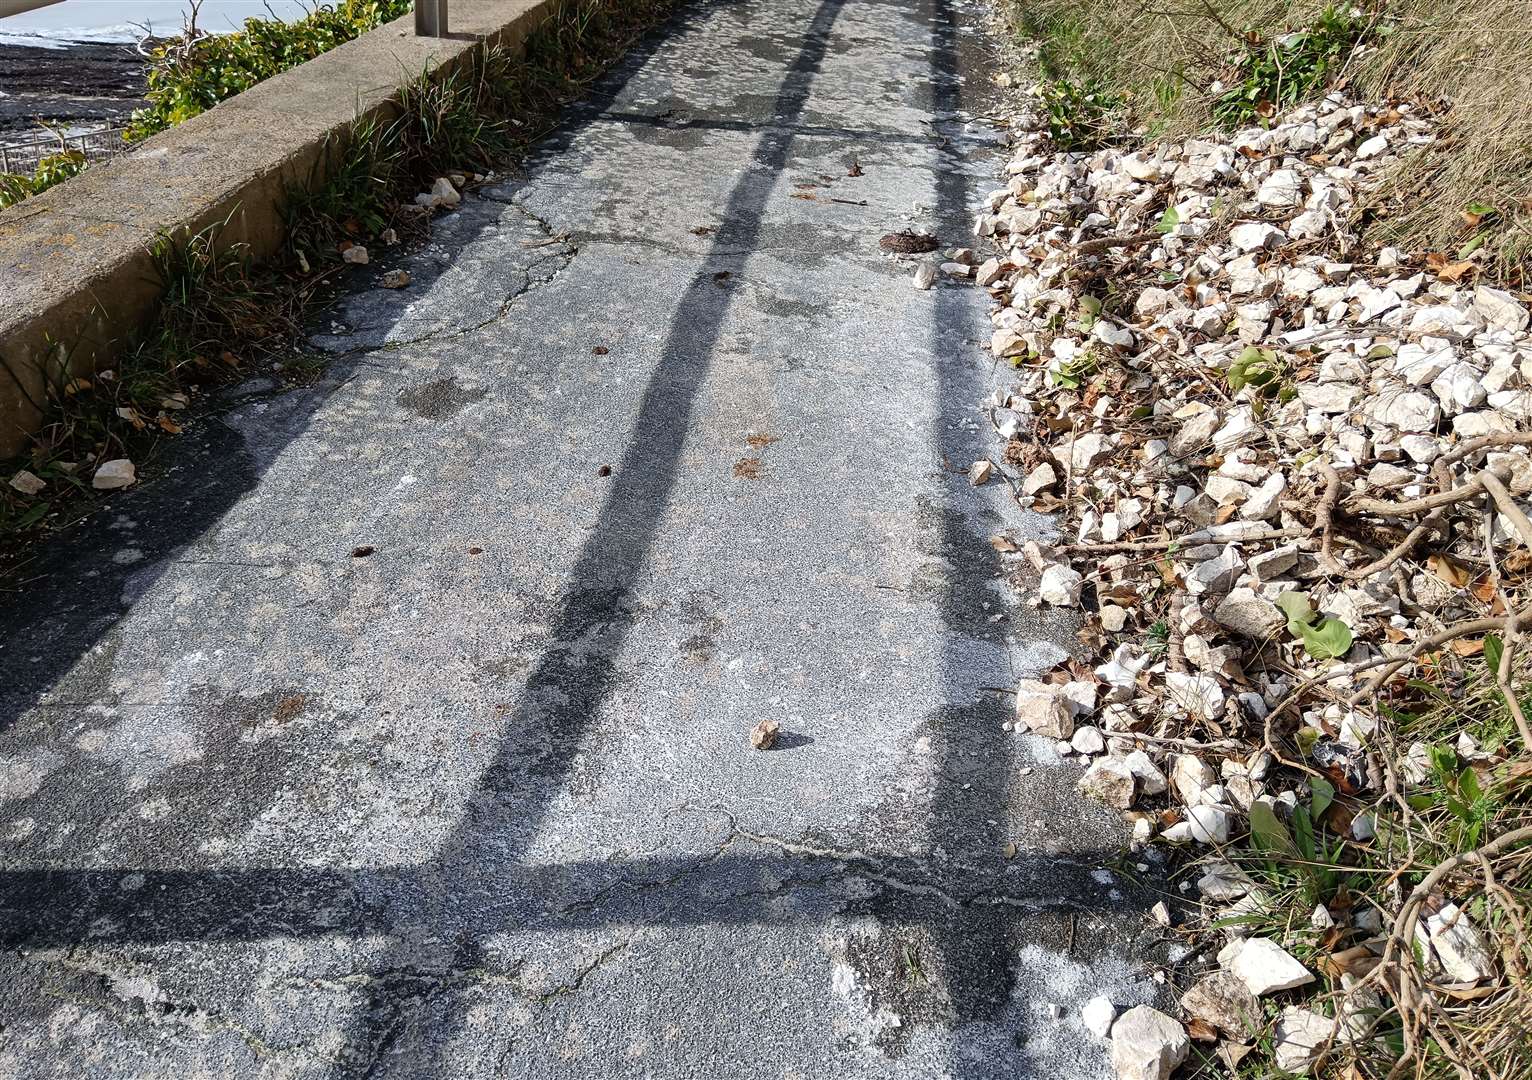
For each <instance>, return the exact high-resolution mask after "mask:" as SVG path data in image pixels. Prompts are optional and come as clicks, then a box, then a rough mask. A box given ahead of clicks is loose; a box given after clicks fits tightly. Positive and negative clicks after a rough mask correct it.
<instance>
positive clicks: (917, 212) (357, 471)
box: [0, 0, 1155, 1080]
mask: <svg viewBox="0 0 1532 1080" xmlns="http://www.w3.org/2000/svg"><path fill="white" fill-rule="evenodd" d="M977 19H978V11H977V9H967V8H964V9H960V10H954V8H953V6H952V5H951V0H737V2H727V3H706V2H699V3H692V4H689V5H686V6H684V7H683V8H682V10H681V11H680V12H679V13H678V14H677V16H676V17H675V18H674V19H673V20H672V21H671V22H670V23H669V24H667V25H666V26H664V27H662V28H661V29H660V30H659V31H657V32H656V33H655V34H654V35H652V36H651V37H650V38H649V39H648V40H646V41H645V42H643V43H641V45H640V46H638V47H637V48H636V49H635V51H634V52H633V53H632V54H631V55H630V56H629V58H628V59H627V60H625V61H624V62H623V63H622V64H620V65H619V66H618V67H617V68H616V69H615V70H614V71H613V72H611V73H610V74H609V76H608V77H607V78H606V79H605V80H604V81H603V82H602V83H601V84H600V85H599V86H598V87H597V89H596V91H595V93H594V95H593V96H592V97H591V99H590V100H588V101H587V102H586V103H584V104H583V105H582V106H581V107H580V108H578V109H577V110H575V111H574V112H573V114H572V115H571V116H570V118H569V120H568V122H567V123H566V124H565V125H564V126H563V127H562V128H561V129H560V130H559V131H558V132H557V133H555V135H554V136H553V137H551V138H550V139H549V140H548V141H547V143H546V144H545V145H544V146H543V147H542V148H541V149H540V150H539V152H538V153H537V155H536V157H535V158H534V160H533V161H532V162H530V163H529V166H528V169H527V170H526V174H525V175H524V176H520V177H518V178H516V179H514V180H511V181H508V182H504V183H502V184H500V185H499V186H494V187H491V188H489V189H486V190H484V191H482V192H480V193H479V195H478V196H476V197H472V198H470V199H468V200H466V201H465V203H464V205H463V207H462V208H461V209H460V210H458V211H456V212H455V213H453V214H450V215H447V216H445V217H443V218H441V219H439V220H438V222H437V224H436V230H435V234H434V237H433V239H432V241H431V243H430V244H429V245H428V246H427V248H425V249H424V250H422V251H419V252H416V253H413V254H409V255H403V256H401V257H400V259H399V262H398V265H402V266H405V267H406V268H408V269H410V270H411V273H412V276H413V284H412V285H411V286H410V287H409V288H408V289H404V290H398V291H389V290H383V289H372V288H368V287H366V286H367V281H366V280H365V279H359V286H360V287H359V288H358V289H357V290H356V291H355V292H354V294H353V295H350V296H349V297H347V298H346V299H345V300H344V301H343V302H342V303H340V304H339V305H338V306H337V307H336V308H335V309H334V310H333V311H332V312H330V313H329V314H328V316H327V317H326V319H325V320H324V325H323V326H322V327H319V328H318V330H319V332H318V333H316V336H315V345H316V347H319V348H323V349H325V350H328V351H330V352H332V353H335V354H337V355H336V358H335V360H334V361H333V362H332V363H331V365H330V366H329V367H328V368H327V369H326V371H325V374H324V376H323V378H322V379H321V380H320V381H319V382H318V383H317V384H316V385H314V386H312V387H308V388H304V389H299V390H288V389H283V388H280V387H277V386H275V385H267V384H266V383H263V382H262V380H260V379H255V380H252V381H251V382H249V383H247V384H246V385H244V386H242V387H240V388H238V389H236V390H235V391H233V392H232V393H231V394H230V395H229V396H228V397H227V399H226V402H225V408H224V409H223V410H222V411H221V412H220V413H219V414H218V415H217V416H216V417H210V418H208V419H206V420H204V421H203V422H202V423H201V424H200V425H199V426H198V427H197V428H196V429H195V430H194V431H193V432H191V433H189V434H188V435H187V436H186V437H183V438H182V439H180V440H178V441H177V443H176V445H175V446H174V448H173V449H172V450H171V451H170V452H169V454H168V458H167V460H166V462H165V464H166V465H167V466H168V468H167V470H166V471H165V473H164V474H163V475H161V476H159V477H157V478H154V479H152V480H151V481H150V482H148V483H146V484H145V485H144V486H143V487H142V488H140V489H137V490H133V491H130V492H129V493H126V494H125V495H124V496H123V497H122V498H120V499H118V500H116V501H115V502H113V503H112V504H111V505H110V506H109V507H108V508H107V509H106V510H105V511H104V512H102V513H100V514H98V515H97V517H96V518H95V519H93V520H92V521H90V522H87V523H86V524H85V525H84V526H83V527H81V528H79V529H77V530H75V531H74V532H73V533H71V534H70V535H69V536H67V537H66V538H64V539H63V541H62V542H61V543H59V544H57V545H56V546H55V547H54V548H53V549H50V550H49V551H48V552H47V553H45V554H44V555H42V556H40V558H39V559H38V561H36V562H35V563H33V564H31V565H30V566H29V567H27V568H26V570H25V571H24V576H25V577H27V579H28V580H26V582H25V583H24V584H23V585H21V586H20V590H19V591H18V592H16V593H14V594H11V595H10V596H9V598H8V599H7V600H5V601H4V610H3V612H0V617H3V620H4V623H3V625H4V627H5V630H4V647H3V652H0V945H3V946H4V948H3V951H0V1075H3V1076H6V1077H28V1078H30V1077H61V1078H62V1077H69V1078H79V1077H97V1076H101V1077H105V1076H111V1077H164V1078H166V1080H170V1078H174V1080H184V1078H188V1077H200V1076H218V1077H224V1076H238V1077H273V1078H275V1077H302V1078H322V1077H323V1078H330V1077H333V1078H340V1077H348V1078H349V1077H399V1078H403V1077H492V1076H493V1077H539V1078H541V1077H547V1078H560V1080H572V1078H592V1080H596V1078H600V1080H615V1078H627V1077H633V1078H639V1077H652V1078H683V1077H687V1078H690V1077H695V1078H714V1077H729V1078H737V1080H745V1078H758V1077H759V1078H767V1077H770V1078H802V1080H810V1078H814V1080H817V1078H829V1077H835V1078H863V1077H868V1078H870V1077H889V1078H892V1077H900V1078H922V1080H924V1078H934V1077H952V1078H995V1080H1000V1078H1004V1080H1025V1078H1034V1077H1035V1078H1047V1080H1090V1078H1095V1077H1099V1076H1105V1075H1108V1074H1109V1072H1110V1070H1109V1068H1108V1066H1107V1064H1106V1053H1105V1048H1104V1044H1103V1043H1102V1042H1101V1041H1100V1040H1098V1039H1096V1038H1095V1037H1094V1036H1092V1035H1090V1034H1089V1033H1088V1032H1087V1031H1086V1030H1085V1028H1084V1026H1083V1024H1082V1023H1081V1022H1080V1019H1079V1015H1078V1010H1079V1007H1080V1005H1081V1004H1082V1003H1083V1002H1084V1001H1085V1000H1087V999H1089V998H1090V997H1093V996H1095V995H1097V994H1100V993H1107V994H1110V995H1111V996H1112V997H1113V999H1114V1001H1115V1002H1116V1003H1117V1005H1118V1006H1119V1008H1122V1007H1126V1006H1128V1005H1131V1004H1134V1003H1136V1002H1140V1001H1146V1000H1150V999H1152V998H1153V996H1154V990H1155V983H1154V982H1153V981H1152V980H1151V979H1150V978H1149V977H1148V972H1147V969H1146V968H1145V967H1144V966H1143V964H1144V961H1143V958H1144V957H1145V956H1147V955H1148V954H1149V947H1150V945H1151V944H1152V942H1149V941H1147V940H1145V937H1144V935H1145V934H1146V930H1145V927H1146V920H1145V918H1144V914H1143V912H1144V910H1145V907H1146V905H1147V904H1148V903H1150V902H1152V900H1153V899H1154V898H1153V896H1152V895H1147V896H1146V895H1143V894H1142V893H1140V892H1139V891H1137V890H1136V888H1135V887H1134V886H1133V885H1132V884H1131V883H1130V882H1129V881H1128V880H1127V879H1126V878H1125V877H1123V876H1121V875H1120V874H1119V873H1118V872H1117V871H1116V869H1115V868H1116V866H1117V861H1116V860H1117V856H1118V853H1119V851H1120V850H1121V847H1122V842H1123V839H1124V838H1123V836H1122V832H1121V827H1120V825H1118V824H1117V823H1116V821H1115V820H1114V816H1113V815H1111V814H1109V813H1107V812H1105V811H1103V810H1101V808H1099V807H1092V806H1089V805H1087V804H1085V803H1084V802H1083V801H1082V800H1081V799H1080V798H1079V797H1078V796H1077V795H1076V794H1075V792H1074V790H1073V781H1074V779H1075V775H1076V772H1075V769H1074V768H1073V767H1072V766H1066V765H1064V764H1062V763H1061V762H1060V760H1059V759H1058V757H1057V756H1056V754H1055V753H1054V752H1053V750H1052V748H1051V745H1050V744H1048V743H1046V742H1045V741H1043V740H1037V739H1034V738H1032V737H1019V736H1013V735H1011V734H1009V733H1008V732H1005V731H1003V730H1002V727H1001V725H1002V723H1003V722H1004V721H1005V720H1006V718H1007V716H1008V712H1009V708H1010V704H1009V700H1008V698H1007V697H1006V695H1005V693H1004V691H1005V689H1006V688H1007V687H1010V686H1012V685H1014V683H1015V680H1017V679H1018V678H1022V677H1027V676H1032V675H1036V674H1037V673H1039V672H1040V671H1042V670H1044V669H1045V668H1046V667H1048V666H1050V665H1051V664H1053V663H1055V662H1056V661H1057V660H1058V659H1060V658H1061V657H1062V656H1063V655H1064V654H1065V651H1066V650H1067V649H1068V647H1069V642H1070V640H1071V636H1072V627H1071V626H1069V625H1067V624H1060V625H1053V624H1049V623H1046V622H1042V621H1039V619H1038V618H1037V616H1036V615H1034V614H1033V613H1032V612H1031V609H1029V608H1027V607H1026V606H1024V605H1020V604H1018V603H1017V602H1016V593H1015V592H1014V591H1013V590H1011V589H1009V588H1007V587H1006V586H1004V585H1002V584H1001V582H1000V580H999V578H1000V575H1001V574H1002V573H1003V572H1004V571H1003V569H1002V567H1001V566H1000V564H999V562H998V557H997V556H996V554H995V552H994V549H993V548H992V547H991V545H990V543H989V540H990V537H991V536H993V535H995V534H997V533H999V532H1001V531H1002V530H1007V529H1008V530H1010V533H1011V535H1012V536H1014V537H1016V538H1017V539H1021V538H1022V537H1024V536H1025V535H1028V534H1031V533H1036V532H1041V531H1043V530H1045V529H1046V528H1047V523H1046V522H1045V521H1043V520H1042V519H1038V518H1034V517H1029V516H1027V515H1024V514H1022V513H1021V512H1020V511H1019V510H1017V509H1016V508H1015V506H1014V504H1013V503H1012V502H1011V501H1010V500H1009V498H1008V497H1007V496H1006V494H1005V492H1004V490H1003V487H1002V486H1001V485H999V484H990V485H987V486H986V487H983V488H978V489H975V488H972V487H970V486H969V484H968V482H967V478H966V475H965V473H966V469H967V466H968V464H969V463H970V462H971V461H973V460H974V459H975V458H976V457H983V456H986V455H988V454H989V453H991V452H992V450H993V448H994V447H995V445H996V444H995V441H994V436H993V433H992V432H991V431H989V429H988V422H987V420H986V419H985V417H984V414H983V412H982V410H980V409H979V408H978V407H977V405H978V402H980V401H981V400H982V399H983V398H984V397H985V396H986V394H988V392H989V391H990V389H991V387H992V385H993V380H994V379H998V378H1003V371H1001V372H995V371H994V369H993V368H992V365H991V363H990V360H989V358H988V356H987V355H986V354H985V353H984V352H983V351H982V350H981V348H980V343H981V342H982V340H983V339H984V338H985V337H986V336H987V331H988V320H987V318H986V316H985V299H984V297H983V295H982V293H981V292H980V291H978V290H975V289H973V288H972V287H967V286H959V285H946V284H938V286H937V287H936V288H935V289H933V290H932V291H930V292H920V291H917V290H915V289H913V288H912V287H911V284H910V271H909V268H908V267H901V266H899V265H897V264H895V263H894V262H892V261H891V260H889V259H888V258H887V257H885V256H884V255H882V254H881V253H879V251H878V248H877V241H878V238H879V236H880V235H882V234H883V233H886V232H890V231H894V230H897V229H902V228H907V227H911V226H915V227H924V228H930V229H932V230H935V231H936V232H937V233H938V234H939V235H940V237H941V238H942V240H943V243H944V246H949V247H950V246H957V245H959V244H963V243H966V242H967V239H966V238H967V237H968V236H969V234H970V231H971V230H970V222H971V217H972V208H973V204H974V203H975V201H976V200H977V199H978V198H980V197H982V195H983V194H984V193H985V192H986V191H988V190H989V189H990V188H992V187H994V186H996V183H997V179H996V176H995V173H996V170H997V169H998V168H999V163H1000V157H999V155H998V154H997V153H996V151H995V147H994V144H995V142H996V134H995V132H994V131H993V129H992V128H990V127H988V126H987V125H986V124H984V123H982V122H979V123H968V122H965V120H966V119H967V115H966V114H965V113H964V112H963V110H974V109H978V108H980V107H981V103H980V102H979V101H977V100H975V99H973V98H970V97H969V96H968V95H969V92H970V90H969V88H970V87H974V86H977V84H979V83H981V82H982V79H983V77H982V75H977V74H975V75H972V76H971V77H970V78H968V79H967V80H966V81H965V79H964V77H963V76H964V74H965V72H966V70H967V67H968V65H969V59H968V58H969V56H970V55H971V54H972V53H973V51H974V50H975V49H977V48H979V47H981V46H983V43H984V39H983V37H982V34H981V32H980V31H979V29H978V26H977ZM380 254H381V253H380ZM376 261H377V262H379V263H380V264H381V265H377V266H374V267H370V268H368V270H367V271H365V272H364V273H372V272H376V273H378V274H381V272H382V271H383V270H384V269H387V268H388V266H390V265H393V264H391V263H386V262H384V261H383V260H382V259H377V260H376ZM762 719H775V720H778V721H779V722H780V723H781V726H782V735H781V737H780V739H779V741H778V744H777V746H776V747H775V748H774V749H771V750H769V751H764V752H762V751H755V750H752V749H751V748H750V745H749V741H748V734H749V731H750V729H751V727H752V726H753V725H755V724H756V723H757V722H758V721H760V720H762ZM1127 869H1128V870H1129V871H1130V872H1132V870H1133V864H1132V863H1131V862H1129V863H1128V864H1127ZM1154 873H1155V872H1154V871H1151V874H1150V876H1151V877H1152V876H1154Z"/></svg>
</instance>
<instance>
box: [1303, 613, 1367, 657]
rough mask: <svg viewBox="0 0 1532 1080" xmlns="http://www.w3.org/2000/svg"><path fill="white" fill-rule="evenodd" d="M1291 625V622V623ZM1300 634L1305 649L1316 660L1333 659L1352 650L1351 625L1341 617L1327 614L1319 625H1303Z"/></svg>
mask: <svg viewBox="0 0 1532 1080" xmlns="http://www.w3.org/2000/svg"><path fill="white" fill-rule="evenodd" d="M1289 625H1291V624H1289ZM1298 636H1299V637H1301V638H1303V648H1304V650H1305V651H1306V652H1307V653H1308V654H1309V655H1310V656H1312V657H1313V658H1314V659H1315V660H1333V659H1335V658H1336V657H1337V656H1345V655H1346V654H1347V653H1348V652H1350V651H1351V645H1352V640H1353V639H1352V636H1351V627H1349V626H1347V625H1346V624H1345V623H1343V622H1341V621H1340V620H1339V619H1332V618H1330V617H1329V616H1325V617H1324V618H1323V619H1321V620H1320V621H1319V624H1318V625H1317V626H1307V625H1301V626H1300V627H1299V629H1298Z"/></svg>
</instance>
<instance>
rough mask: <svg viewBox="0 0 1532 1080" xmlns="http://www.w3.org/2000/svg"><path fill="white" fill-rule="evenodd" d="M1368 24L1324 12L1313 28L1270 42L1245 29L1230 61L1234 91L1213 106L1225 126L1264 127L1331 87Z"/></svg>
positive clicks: (1329, 10)
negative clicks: (1258, 125) (1290, 109)
mask: <svg viewBox="0 0 1532 1080" xmlns="http://www.w3.org/2000/svg"><path fill="white" fill-rule="evenodd" d="M1370 25H1371V24H1370V23H1369V21H1368V20H1367V19H1365V18H1362V17H1360V16H1358V15H1353V14H1352V13H1351V12H1350V11H1349V10H1343V9H1341V8H1337V7H1327V8H1325V9H1324V10H1323V11H1321V12H1320V13H1319V15H1318V16H1317V17H1316V18H1315V19H1314V21H1313V22H1312V23H1310V24H1309V25H1308V26H1306V27H1304V28H1302V29H1300V30H1293V31H1290V32H1288V33H1285V34H1278V35H1276V36H1274V37H1270V38H1262V37H1261V36H1260V35H1259V34H1258V33H1256V32H1255V31H1254V30H1248V31H1246V33H1245V37H1244V40H1243V43H1242V46H1241V48H1240V49H1239V51H1238V52H1237V53H1236V54H1235V55H1234V58H1233V60H1232V62H1231V67H1232V69H1233V70H1232V77H1231V78H1229V79H1226V80H1225V81H1226V82H1231V83H1232V84H1233V85H1232V87H1231V88H1230V89H1229V90H1227V91H1225V92H1224V93H1223V94H1222V95H1220V96H1219V97H1218V98H1217V99H1216V100H1214V102H1213V106H1212V108H1213V118H1214V119H1215V120H1217V121H1218V122H1219V123H1220V124H1222V125H1223V126H1224V127H1228V128H1236V127H1241V126H1244V125H1246V124H1252V123H1264V122H1265V121H1267V120H1269V119H1270V118H1271V117H1273V116H1275V115H1276V114H1277V113H1279V112H1281V111H1283V110H1284V109H1287V108H1289V107H1290V106H1293V105H1296V104H1298V103H1299V102H1300V101H1304V100H1307V99H1308V98H1310V97H1312V96H1314V95H1315V94H1317V93H1319V92H1320V91H1321V90H1324V89H1325V88H1326V87H1327V86H1329V84H1330V81H1331V79H1333V78H1334V76H1335V74H1336V72H1337V71H1339V70H1340V69H1341V67H1342V66H1343V65H1344V64H1345V61H1346V59H1347V58H1348V57H1349V56H1350V55H1351V52H1352V50H1353V49H1355V48H1356V46H1357V45H1358V43H1359V42H1361V40H1362V38H1363V36H1364V35H1365V34H1366V33H1367V31H1368V29H1369V27H1370Z"/></svg>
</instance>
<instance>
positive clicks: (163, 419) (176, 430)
mask: <svg viewBox="0 0 1532 1080" xmlns="http://www.w3.org/2000/svg"><path fill="white" fill-rule="evenodd" d="M157 423H158V424H159V425H160V430H161V431H164V432H165V433H166V434H167V435H179V434H181V425H180V424H178V423H176V422H175V421H174V420H172V419H171V418H170V417H168V416H165V415H163V414H161V416H160V417H159V419H158V421H157Z"/></svg>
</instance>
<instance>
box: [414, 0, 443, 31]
mask: <svg viewBox="0 0 1532 1080" xmlns="http://www.w3.org/2000/svg"><path fill="white" fill-rule="evenodd" d="M415 36H416V37H446V36H447V0H415Z"/></svg>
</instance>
